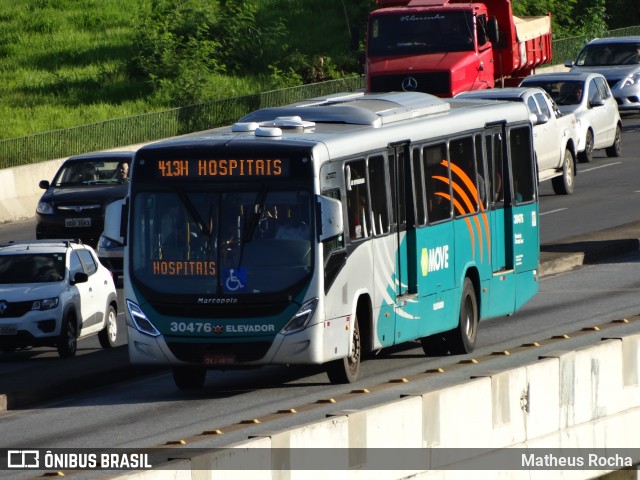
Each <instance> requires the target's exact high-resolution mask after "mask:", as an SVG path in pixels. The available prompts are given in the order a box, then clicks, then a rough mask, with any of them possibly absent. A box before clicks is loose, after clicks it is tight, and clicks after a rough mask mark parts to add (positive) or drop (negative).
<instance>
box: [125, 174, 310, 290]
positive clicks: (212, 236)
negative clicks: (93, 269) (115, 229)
mask: <svg viewBox="0 0 640 480" xmlns="http://www.w3.org/2000/svg"><path fill="white" fill-rule="evenodd" d="M134 202H135V206H134V209H135V211H136V212H138V214H139V218H136V221H135V222H134V223H133V224H132V226H133V231H132V233H131V240H130V241H131V245H132V252H131V258H132V259H133V274H134V277H136V278H137V279H139V280H141V281H143V282H144V283H145V284H146V285H148V286H149V287H151V288H152V289H154V290H156V291H158V292H163V293H165V292H166V293H175V294H196V295H197V294H223V293H226V294H228V293H261V292H262V293H268V292H277V291H282V290H285V289H286V288H289V287H291V286H293V285H295V284H296V283H297V282H299V281H300V280H302V279H303V278H305V277H306V276H307V275H308V274H309V273H310V272H311V239H312V234H313V228H312V225H313V223H312V222H311V205H312V202H311V195H310V193H309V192H307V191H304V190H280V189H271V188H267V187H266V186H263V187H260V188H257V189H255V190H243V191H234V192H220V191H218V192H208V191H197V192H196V191H185V190H183V189H181V188H178V187H176V188H175V189H174V191H163V192H141V193H139V194H137V195H136V197H135V200H134Z"/></svg>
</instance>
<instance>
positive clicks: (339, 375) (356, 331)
mask: <svg viewBox="0 0 640 480" xmlns="http://www.w3.org/2000/svg"><path fill="white" fill-rule="evenodd" d="M361 356H362V340H361V338H360V327H359V322H358V315H355V317H354V321H353V336H352V341H351V352H350V353H349V356H348V357H347V358H342V359H340V360H333V361H332V362H329V363H328V364H327V376H328V377H329V381H330V382H331V383H333V384H340V383H353V382H355V381H356V379H357V378H358V373H359V372H360V358H361Z"/></svg>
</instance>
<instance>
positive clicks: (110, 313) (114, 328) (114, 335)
mask: <svg viewBox="0 0 640 480" xmlns="http://www.w3.org/2000/svg"><path fill="white" fill-rule="evenodd" d="M116 319H117V317H116V309H115V308H113V305H109V308H108V309H107V316H106V320H105V324H104V328H103V329H102V330H100V331H99V332H98V341H99V342H100V346H101V347H102V348H111V347H115V346H116V340H118V322H117V321H116Z"/></svg>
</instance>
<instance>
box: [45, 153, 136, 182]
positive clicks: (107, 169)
mask: <svg viewBox="0 0 640 480" xmlns="http://www.w3.org/2000/svg"><path fill="white" fill-rule="evenodd" d="M123 164H126V165H127V167H125V168H123ZM125 172H128V162H126V161H122V160H119V159H90V160H80V161H79V160H73V161H71V162H66V163H65V164H64V165H63V166H62V168H61V169H60V171H59V172H58V173H57V174H56V177H55V178H54V179H53V184H52V185H53V186H54V187H71V186H73V187H77V186H81V185H82V186H90V185H108V184H117V183H123V182H125V181H126V173H125Z"/></svg>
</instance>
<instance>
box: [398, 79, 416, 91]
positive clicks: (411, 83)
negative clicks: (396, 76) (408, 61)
mask: <svg viewBox="0 0 640 480" xmlns="http://www.w3.org/2000/svg"><path fill="white" fill-rule="evenodd" d="M416 88H418V81H417V80H416V79H415V78H413V77H407V78H405V79H404V80H402V90H404V91H405V92H413V91H414V90H415V89H416Z"/></svg>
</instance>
